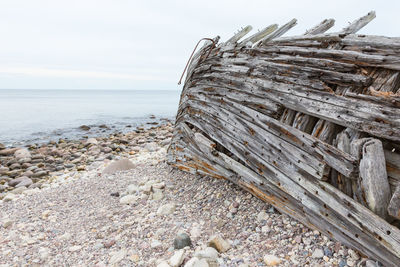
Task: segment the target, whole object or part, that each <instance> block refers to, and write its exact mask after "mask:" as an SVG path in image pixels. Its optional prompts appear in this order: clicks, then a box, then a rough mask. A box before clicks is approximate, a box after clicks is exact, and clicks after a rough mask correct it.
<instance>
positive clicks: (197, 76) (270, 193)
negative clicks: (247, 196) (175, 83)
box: [168, 12, 400, 266]
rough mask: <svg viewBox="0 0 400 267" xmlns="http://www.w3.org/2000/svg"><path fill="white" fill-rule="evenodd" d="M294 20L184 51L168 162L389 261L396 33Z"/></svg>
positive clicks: (396, 169)
mask: <svg viewBox="0 0 400 267" xmlns="http://www.w3.org/2000/svg"><path fill="white" fill-rule="evenodd" d="M374 17H375V13H374V12H370V13H369V14H367V15H366V16H364V17H362V18H360V19H358V20H356V21H355V22H353V23H351V24H350V25H348V26H347V27H345V28H344V29H343V30H342V31H340V32H335V33H326V31H327V30H329V29H330V28H331V27H332V26H333V24H334V20H333V19H328V20H324V21H322V22H321V23H320V24H318V25H316V26H315V27H313V28H311V29H310V30H308V31H307V32H306V33H305V34H304V35H300V36H292V37H283V34H285V33H286V32H287V31H289V30H290V29H291V28H292V27H294V26H295V25H296V23H297V22H296V20H295V19H294V20H291V21H290V22H288V23H287V24H285V25H283V26H281V27H278V25H276V24H272V25H270V26H268V27H266V28H265V29H263V30H261V31H260V32H257V33H255V34H253V35H250V36H249V37H247V38H246V37H245V36H246V35H247V34H248V33H249V32H250V31H251V26H246V27H245V28H243V29H242V30H240V31H239V32H238V33H236V34H235V35H234V36H233V37H231V38H230V39H228V40H227V41H226V42H221V43H218V41H219V37H216V38H214V39H213V40H214V43H215V44H216V45H215V44H214V43H212V42H211V41H208V42H207V43H206V44H205V45H204V46H203V47H202V48H201V49H199V51H198V52H197V53H195V54H194V56H193V58H192V59H191V62H190V64H189V67H188V69H187V75H186V80H185V85H184V87H183V90H182V94H181V99H180V103H179V109H178V113H177V116H176V124H175V132H174V136H173V138H172V142H171V145H170V147H169V149H168V155H169V162H170V163H171V164H173V165H174V166H176V167H177V168H180V169H182V170H185V171H188V172H191V173H198V174H204V175H209V176H213V177H216V178H223V179H228V180H230V181H232V182H234V183H236V184H238V185H239V186H241V187H243V188H245V189H246V190H248V191H249V192H251V193H252V194H254V195H255V196H257V197H259V198H261V199H262V200H264V201H267V202H269V203H271V204H272V205H274V206H275V207H276V208H277V209H278V210H280V211H281V212H283V213H286V214H288V215H290V216H292V217H294V218H296V219H297V220H299V221H301V222H302V223H304V224H306V225H308V226H309V227H311V228H316V229H319V230H320V231H322V232H323V233H324V234H326V235H328V236H329V237H331V238H333V239H336V240H338V241H340V242H342V243H344V244H346V245H347V246H350V247H352V248H354V249H357V250H359V251H360V252H361V253H363V254H365V255H367V256H369V257H371V258H373V259H377V260H379V261H381V262H382V263H383V264H384V265H385V266H400V230H399V228H398V226H399V219H400V210H399V209H400V200H399V197H400V185H399V183H400V153H399V152H400V89H399V88H400V74H399V73H400V38H391V37H383V36H372V35H357V34H356V32H357V31H358V30H360V29H361V28H362V27H364V26H365V25H366V24H368V23H369V22H370V21H371V20H372V19H373V18H374Z"/></svg>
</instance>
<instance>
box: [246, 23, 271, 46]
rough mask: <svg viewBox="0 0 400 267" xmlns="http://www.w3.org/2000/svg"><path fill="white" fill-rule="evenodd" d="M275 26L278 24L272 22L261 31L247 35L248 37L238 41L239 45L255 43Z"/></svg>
mask: <svg viewBox="0 0 400 267" xmlns="http://www.w3.org/2000/svg"><path fill="white" fill-rule="evenodd" d="M277 28H278V24H272V25H270V26H268V27H266V28H264V29H262V30H261V31H259V32H256V33H255V34H253V35H252V36H249V37H248V38H246V39H244V40H243V41H241V42H240V43H239V46H240V45H247V44H249V43H250V45H251V46H252V45H253V44H255V43H257V42H258V41H260V40H261V39H263V38H264V37H266V36H267V35H269V34H271V33H273V32H274V31H275V30H276V29H277Z"/></svg>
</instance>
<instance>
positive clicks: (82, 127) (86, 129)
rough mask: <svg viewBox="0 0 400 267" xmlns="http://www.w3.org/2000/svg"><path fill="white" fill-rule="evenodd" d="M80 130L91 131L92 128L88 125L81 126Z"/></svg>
mask: <svg viewBox="0 0 400 267" xmlns="http://www.w3.org/2000/svg"><path fill="white" fill-rule="evenodd" d="M79 129H81V130H82V131H89V130H90V127H89V126H87V125H81V126H79Z"/></svg>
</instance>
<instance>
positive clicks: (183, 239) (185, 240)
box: [174, 233, 192, 249]
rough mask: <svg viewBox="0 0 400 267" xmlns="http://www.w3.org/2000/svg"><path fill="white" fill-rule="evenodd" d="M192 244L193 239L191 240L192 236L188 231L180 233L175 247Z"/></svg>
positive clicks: (180, 247) (175, 240) (175, 241)
mask: <svg viewBox="0 0 400 267" xmlns="http://www.w3.org/2000/svg"><path fill="white" fill-rule="evenodd" d="M191 245H192V241H191V240H190V236H189V235H188V234H186V233H180V234H178V235H177V236H176V237H175V239H174V248H175V249H182V248H184V247H190V246H191Z"/></svg>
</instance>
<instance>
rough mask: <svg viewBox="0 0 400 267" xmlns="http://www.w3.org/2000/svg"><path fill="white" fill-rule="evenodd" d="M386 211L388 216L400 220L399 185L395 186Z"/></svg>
mask: <svg viewBox="0 0 400 267" xmlns="http://www.w3.org/2000/svg"><path fill="white" fill-rule="evenodd" d="M387 211H388V214H389V215H390V216H392V217H394V218H396V219H398V220H400V186H397V187H396V190H395V191H394V193H393V196H392V198H391V199H390V203H389V206H388V209H387Z"/></svg>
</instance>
